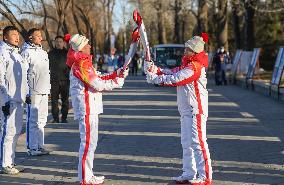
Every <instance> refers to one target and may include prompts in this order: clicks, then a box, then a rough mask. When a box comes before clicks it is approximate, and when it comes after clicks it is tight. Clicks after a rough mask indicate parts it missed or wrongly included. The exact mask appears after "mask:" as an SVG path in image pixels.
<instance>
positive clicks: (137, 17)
mask: <svg viewBox="0 0 284 185" xmlns="http://www.w3.org/2000/svg"><path fill="white" fill-rule="evenodd" d="M133 20H134V22H136V24H137V25H138V26H140V25H141V24H142V17H141V15H140V14H139V12H138V10H134V11H133Z"/></svg>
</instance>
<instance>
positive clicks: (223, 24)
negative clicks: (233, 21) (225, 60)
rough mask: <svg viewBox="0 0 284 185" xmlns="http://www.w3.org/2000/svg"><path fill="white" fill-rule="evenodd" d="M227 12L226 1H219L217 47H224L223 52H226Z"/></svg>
mask: <svg viewBox="0 0 284 185" xmlns="http://www.w3.org/2000/svg"><path fill="white" fill-rule="evenodd" d="M227 12H228V0H219V1H218V14H217V17H218V18H217V19H218V29H217V30H218V31H217V34H218V37H217V38H218V46H219V47H221V46H224V47H225V50H227V51H228V21H227V16H228V15H227Z"/></svg>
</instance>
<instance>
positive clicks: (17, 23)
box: [0, 1, 28, 39]
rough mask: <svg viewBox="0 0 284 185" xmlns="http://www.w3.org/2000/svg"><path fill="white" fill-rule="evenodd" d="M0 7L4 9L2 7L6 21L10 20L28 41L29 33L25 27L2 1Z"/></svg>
mask: <svg viewBox="0 0 284 185" xmlns="http://www.w3.org/2000/svg"><path fill="white" fill-rule="evenodd" d="M0 5H2V6H3V8H4V9H3V8H2V7H0V14H1V15H3V16H4V17H5V18H6V19H8V20H9V21H10V23H11V24H12V25H13V26H15V27H16V28H17V29H18V30H19V32H20V34H21V35H22V37H23V38H24V39H26V37H27V34H28V31H27V30H26V29H25V27H24V25H23V24H22V23H21V22H20V21H19V20H18V19H17V18H16V17H15V16H14V14H13V13H12V11H11V10H10V9H9V7H8V6H7V5H6V4H5V3H4V1H0Z"/></svg>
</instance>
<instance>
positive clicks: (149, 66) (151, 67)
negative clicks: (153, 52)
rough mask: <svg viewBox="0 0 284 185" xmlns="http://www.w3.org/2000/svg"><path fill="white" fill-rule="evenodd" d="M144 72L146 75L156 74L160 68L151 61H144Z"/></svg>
mask: <svg viewBox="0 0 284 185" xmlns="http://www.w3.org/2000/svg"><path fill="white" fill-rule="evenodd" d="M144 71H145V73H147V72H150V73H154V74H156V73H157V71H158V67H157V66H156V65H155V64H154V62H153V61H152V60H151V61H150V62H148V61H146V60H145V61H144Z"/></svg>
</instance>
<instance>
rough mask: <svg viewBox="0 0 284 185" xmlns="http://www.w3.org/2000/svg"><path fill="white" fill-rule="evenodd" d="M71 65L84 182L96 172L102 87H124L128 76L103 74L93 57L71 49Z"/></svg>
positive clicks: (108, 88)
mask: <svg viewBox="0 0 284 185" xmlns="http://www.w3.org/2000/svg"><path fill="white" fill-rule="evenodd" d="M67 65H68V66H69V67H71V72H70V93H71V98H72V106H73V110H74V119H75V120H76V121H78V122H79V129H80V138H81V143H80V149H79V164H78V176H79V179H80V182H82V183H86V182H89V181H90V179H91V178H92V176H94V175H93V160H94V153H95V150H96V146H97V141H98V115H99V114H101V113H102V112H103V104H102V94H101V92H100V91H104V90H112V89H114V88H121V87H122V85H123V83H124V78H120V77H118V76H117V75H116V71H115V72H113V73H112V74H109V75H101V74H100V73H99V72H97V71H96V70H95V69H94V67H93V65H92V57H91V56H90V55H86V54H83V53H81V52H75V51H74V50H72V49H69V51H68V55H67Z"/></svg>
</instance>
